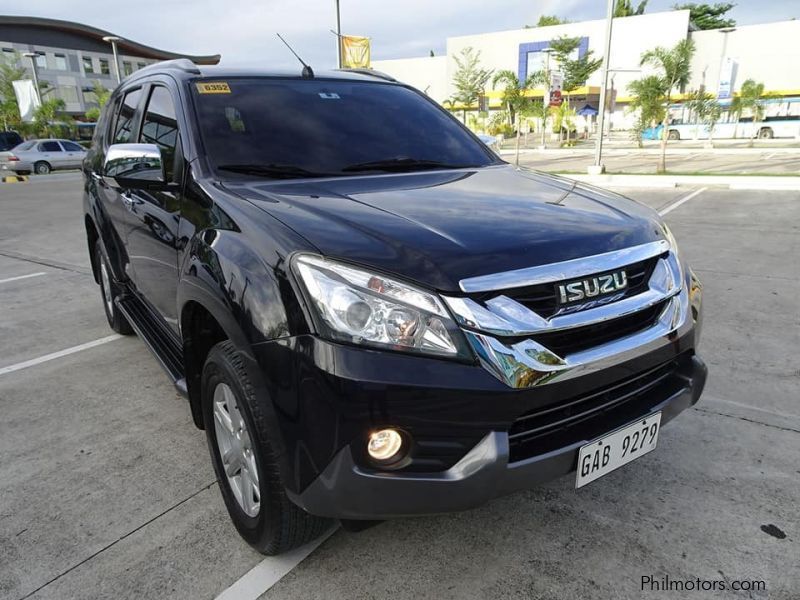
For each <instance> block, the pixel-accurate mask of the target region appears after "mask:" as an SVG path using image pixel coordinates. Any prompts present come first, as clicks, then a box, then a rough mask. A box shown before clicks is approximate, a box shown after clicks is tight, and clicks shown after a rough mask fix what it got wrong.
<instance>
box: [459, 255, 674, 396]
mask: <svg viewBox="0 0 800 600" xmlns="http://www.w3.org/2000/svg"><path fill="white" fill-rule="evenodd" d="M610 269H625V271H626V272H628V271H630V273H631V274H632V275H633V277H632V278H631V280H630V281H629V286H628V288H627V289H626V290H625V293H624V294H618V295H615V296H614V298H613V301H611V302H609V303H607V304H599V305H593V306H591V307H589V308H585V309H583V310H577V311H575V312H568V313H566V314H560V313H559V311H558V310H557V305H556V299H555V297H553V299H552V302H550V299H548V300H547V302H548V303H546V304H545V303H544V300H543V298H542V297H538V298H537V299H536V301H532V300H531V297H530V294H531V290H532V289H534V288H536V289H537V290H538V291H540V292H545V291H547V290H549V291H550V294H551V295H552V296H555V285H556V284H558V283H559V282H563V281H568V280H573V279H577V278H581V277H589V276H595V275H598V274H601V273H606V272H608V271H609V270H610ZM501 285H503V286H506V287H500V286H501ZM481 287H482V288H484V289H479V288H481ZM687 287H688V286H687V284H686V282H684V272H683V269H682V267H681V264H680V261H679V260H678V257H677V255H676V253H675V252H674V251H673V250H672V249H671V248H670V245H669V243H668V242H667V241H658V242H652V243H649V244H643V245H640V246H635V247H632V248H626V249H624V250H619V251H616V252H608V253H604V254H600V255H597V256H591V257H587V258H581V259H576V260H570V261H565V262H561V263H554V264H550V265H543V266H539V267H531V268H528V269H522V270H519V271H511V272H507V273H499V274H496V275H488V276H481V277H476V278H471V279H467V280H463V281H462V282H461V288H462V290H464V291H465V292H468V294H467V295H465V296H462V297H446V298H445V301H446V302H447V304H448V306H449V307H450V309H451V310H452V312H453V313H454V315H455V317H456V320H457V321H458V322H459V325H460V326H461V327H462V329H463V330H464V332H465V334H466V336H467V339H468V341H469V342H470V344H471V345H472V347H473V349H474V350H475V352H476V354H477V355H478V356H479V358H480V360H481V363H482V364H483V366H484V367H485V368H486V369H487V370H489V371H490V372H491V373H492V374H494V375H495V376H496V377H497V378H498V379H500V380H501V381H503V382H505V383H506V384H507V385H509V386H511V387H515V388H526V387H532V386H534V385H541V384H544V383H548V382H551V381H555V380H563V379H566V378H569V377H574V376H577V375H579V374H582V373H586V372H590V371H593V370H599V369H602V368H606V367H607V366H610V365H612V364H617V363H619V362H622V361H624V360H628V359H629V358H632V357H634V356H636V355H637V354H640V353H643V352H648V351H650V350H652V349H654V348H655V347H658V346H660V345H663V344H664V343H667V342H668V338H669V337H670V336H671V335H672V334H674V333H675V332H676V330H678V329H681V328H682V327H688V326H690V323H687V321H688V319H687V312H688V306H689V296H688V290H687ZM543 295H544V294H542V296H543ZM537 303H538V304H537Z"/></svg>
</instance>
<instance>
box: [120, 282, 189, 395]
mask: <svg viewBox="0 0 800 600" xmlns="http://www.w3.org/2000/svg"><path fill="white" fill-rule="evenodd" d="M115 303H116V305H117V307H119V310H120V311H121V312H122V314H123V315H125V318H126V319H127V320H128V323H130V324H131V327H132V328H133V330H134V331H135V332H136V334H137V335H138V336H139V337H140V338H141V340H142V341H143V342H144V343H145V345H146V346H147V347H148V348H149V349H150V351H151V352H152V353H153V354H155V356H156V358H157V359H158V362H159V363H160V364H161V366H162V367H163V368H164V370H165V371H166V372H167V375H169V378H170V379H171V380H172V383H173V384H175V387H176V388H178V391H179V392H180V393H181V394H183V395H184V396H186V378H185V375H184V373H185V371H184V367H183V352H182V350H181V348H180V347H179V346H178V345H177V344H176V343H175V340H174V339H173V336H172V335H171V334H170V333H169V332H167V331H166V330H165V329H164V327H162V326H161V325H160V324H158V323H157V322H156V321H155V320H154V318H153V317H152V316H151V314H150V310H149V309H148V308H147V306H145V305H144V303H143V302H142V301H141V300H139V299H138V298H137V297H136V296H135V295H134V294H125V295H122V296H118V297H117V298H116V300H115Z"/></svg>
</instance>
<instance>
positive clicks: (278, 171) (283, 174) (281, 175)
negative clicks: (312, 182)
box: [217, 163, 335, 179]
mask: <svg viewBox="0 0 800 600" xmlns="http://www.w3.org/2000/svg"><path fill="white" fill-rule="evenodd" d="M217 168H218V169H219V170H220V171H233V172H234V173H245V174H247V175H263V176H265V177H273V178H275V179H292V178H300V177H335V173H320V172H318V171H309V170H308V169H304V168H302V167H298V166H296V165H278V164H274V163H270V164H265V165H261V164H252V165H220V166H218V167H217Z"/></svg>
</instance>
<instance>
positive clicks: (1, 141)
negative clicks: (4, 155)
mask: <svg viewBox="0 0 800 600" xmlns="http://www.w3.org/2000/svg"><path fill="white" fill-rule="evenodd" d="M21 143H22V137H21V136H20V135H19V134H18V133H17V132H16V131H0V152H5V151H6V150H10V149H11V148H13V147H14V146H17V145H18V144H21Z"/></svg>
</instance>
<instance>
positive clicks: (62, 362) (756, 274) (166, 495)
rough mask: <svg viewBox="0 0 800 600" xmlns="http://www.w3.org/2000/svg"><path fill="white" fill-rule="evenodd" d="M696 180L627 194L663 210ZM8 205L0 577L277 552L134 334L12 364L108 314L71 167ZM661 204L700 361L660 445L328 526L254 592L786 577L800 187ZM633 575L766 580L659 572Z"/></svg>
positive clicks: (199, 588)
mask: <svg viewBox="0 0 800 600" xmlns="http://www.w3.org/2000/svg"><path fill="white" fill-rule="evenodd" d="M693 191H694V190H693V189H691V188H690V189H686V188H680V189H671V190H663V189H660V190H646V189H626V190H625V193H626V194H627V195H630V196H632V197H634V198H637V199H639V200H641V201H643V202H645V203H647V204H649V205H651V206H653V207H654V208H657V209H660V210H664V209H668V208H669V207H670V206H671V205H672V204H673V203H674V202H676V201H678V200H680V199H681V198H684V197H685V196H686V195H687V194H689V193H691V192H693ZM0 215H2V218H0V339H2V340H3V341H2V343H1V344H0V599H2V600H21V599H23V598H36V599H45V598H53V599H65V598H115V599H123V598H132V599H133V598H135V599H146V598H158V599H161V598H192V599H196V598H213V597H215V596H216V595H217V594H219V593H220V592H222V591H223V590H225V589H226V588H228V587H229V586H231V585H232V584H233V583H234V582H235V581H237V580H238V579H239V578H240V577H242V575H244V574H245V573H246V572H247V571H249V570H250V569H251V568H252V567H254V566H256V565H259V564H260V565H262V566H263V567H264V568H265V569H267V570H269V569H273V570H280V569H281V568H282V567H283V566H285V562H281V560H280V559H266V560H264V559H263V557H262V556H260V555H258V554H256V553H255V552H253V551H252V550H250V549H249V547H248V546H247V545H246V544H245V543H244V542H242V541H241V540H240V539H239V537H238V535H237V534H236V532H235V530H234V528H233V526H232V525H231V524H230V522H229V520H228V517H227V514H226V512H225V508H224V505H223V503H222V500H221V497H220V494H219V490H218V489H217V486H216V484H215V482H214V476H213V472H212V468H211V464H210V461H209V458H208V453H207V449H206V445H205V439H204V435H203V434H202V433H201V432H199V431H197V430H196V429H195V428H194V426H193V425H192V423H191V419H190V416H189V411H188V406H187V405H186V402H185V401H184V400H183V399H181V398H180V397H179V396H177V395H176V393H175V391H174V390H173V388H172V386H171V385H170V383H169V381H168V380H167V377H166V376H165V375H164V374H163V373H162V372H161V370H160V368H159V367H158V366H157V364H156V362H155V360H154V359H153V358H152V357H151V356H150V355H149V353H148V351H147V350H146V349H145V347H144V346H143V344H142V343H141V342H140V341H139V340H138V339H136V338H135V337H132V338H121V339H114V340H113V341H108V342H107V343H104V344H103V345H101V346H96V347H93V348H89V349H85V350H82V351H78V352H75V353H72V354H69V355H67V356H63V357H60V358H56V359H53V360H49V361H46V362H41V363H38V364H35V365H33V366H29V367H27V368H24V369H18V370H13V371H11V372H4V367H9V366H14V365H19V364H20V363H22V362H24V361H28V360H31V359H36V358H38V357H42V356H45V355H48V354H50V353H53V352H55V351H58V350H63V349H65V348H72V347H75V346H78V345H80V344H83V343H86V342H91V341H93V340H98V339H101V338H104V337H106V336H108V335H109V334H111V333H112V332H111V331H110V330H109V329H108V327H107V325H106V323H105V318H104V316H103V311H102V308H101V304H100V298H99V292H98V289H97V287H96V286H95V285H94V282H93V281H92V280H91V277H90V276H89V274H88V273H89V270H88V256H87V254H86V250H85V242H84V234H83V225H82V220H81V205H80V182H79V179H78V177H77V176H76V175H70V174H64V175H53V176H51V177H39V178H31V181H30V182H29V183H27V184H0ZM665 218H666V220H667V221H668V222H669V224H670V226H671V227H672V228H673V230H674V231H675V234H676V236H677V238H678V240H679V241H680V244H681V250H682V252H684V253H685V254H686V256H687V258H688V259H689V260H690V261H691V263H692V264H693V266H694V268H695V270H696V271H697V273H698V274H699V276H700V277H701V278H702V280H703V281H704V283H705V286H706V287H705V328H704V334H703V335H704V337H703V342H702V345H701V348H700V350H701V353H702V355H703V356H704V358H705V360H706V361H707V362H708V365H709V368H710V378H709V383H708V387H707V391H706V393H705V394H704V396H703V398H702V399H701V401H700V403H699V404H698V405H697V407H696V408H694V409H692V410H689V411H687V412H686V413H685V414H683V415H681V417H679V418H678V419H677V420H676V421H674V422H673V423H671V424H670V425H669V426H667V427H666V428H665V429H664V430H663V432H662V433H661V437H660V440H659V447H658V448H657V450H656V451H655V452H652V453H650V454H649V455H647V456H646V457H643V458H642V459H640V460H637V461H635V462H633V463H631V464H629V465H627V466H626V467H624V468H622V469H620V470H618V471H615V472H614V473H612V474H610V475H608V476H607V477H604V478H603V479H600V480H598V481H597V482H594V483H592V484H591V485H589V486H588V487H586V488H583V489H581V490H575V489H574V480H573V478H572V476H569V477H565V478H563V479H561V480H558V481H555V482H553V483H550V484H548V485H545V486H542V487H539V488H537V489H534V490H531V491H528V492H524V493H518V494H515V495H513V496H509V497H506V498H502V499H499V500H496V501H494V502H492V503H490V504H488V505H487V506H485V507H483V508H480V509H477V510H473V511H469V512H465V513H459V514H454V515H445V516H439V517H430V518H420V519H408V520H399V521H394V522H388V523H384V524H381V525H379V526H377V527H374V528H372V529H370V530H367V531H364V532H362V533H360V534H348V533H345V532H343V531H337V532H335V533H334V534H333V535H332V536H331V537H330V538H329V539H328V540H327V541H326V542H324V543H323V544H322V545H321V546H320V547H319V548H318V549H317V550H316V551H315V552H313V553H312V554H311V555H310V557H309V558H307V559H306V560H305V561H304V562H302V563H300V564H299V565H298V566H296V567H295V568H294V569H293V570H291V572H290V573H289V574H288V575H286V576H285V577H284V578H283V579H281V580H280V581H279V582H278V583H277V584H275V585H274V586H273V587H271V588H270V589H269V590H268V591H267V592H266V593H265V594H264V595H263V596H262V597H263V598H266V599H269V600H274V599H284V598H285V599H290V598H291V599H294V598H319V599H325V600H328V599H338V598H342V599H351V598H385V597H389V596H391V597H392V598H436V599H441V598H526V599H527V598H536V599H556V598H559V599H560V598H576V599H595V598H597V599H608V598H614V599H627V598H631V599H641V598H645V599H647V598H758V599H760V598H772V599H787V600H788V599H791V598H794V599H796V598H798V595H799V594H800V589H798V588H800V566H799V565H800V545H799V544H800V514H799V513H798V498H800V403H798V398H800V365H799V364H798V361H797V352H798V348H800V304H798V297H800V283H799V282H800V263H798V257H800V192H774V191H773V192H744V191H728V190H722V189H714V188H709V189H707V190H705V191H703V192H702V193H700V194H698V195H696V196H695V197H693V198H692V199H691V200H690V201H688V202H686V203H684V204H681V205H680V206H679V207H677V208H675V209H674V210H671V211H670V212H669V213H668V214H667V215H666V216H665ZM37 273H42V274H41V275H36V274H37ZM28 275H33V276H30V277H25V276H28ZM19 277H25V278H21V279H17V278H19ZM291 566H292V565H290V567H291ZM643 576H650V577H652V578H653V579H654V580H657V581H658V580H663V578H664V577H665V576H668V577H669V578H670V579H672V580H677V579H681V580H683V579H691V580H695V579H696V578H701V579H708V580H714V581H718V582H722V583H724V584H725V585H726V586H727V587H730V585H731V584H732V583H733V582H734V581H736V580H763V581H764V582H765V583H766V591H750V592H730V591H727V592H717V593H710V592H693V593H680V592H678V593H676V592H672V593H659V592H653V591H649V588H647V589H645V590H644V591H643V590H642V588H641V579H642V577H643ZM258 593H259V590H257V589H256V590H255V591H254V590H253V589H251V590H250V595H241V596H239V597H242V598H250V597H256V596H257V595H258Z"/></svg>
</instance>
